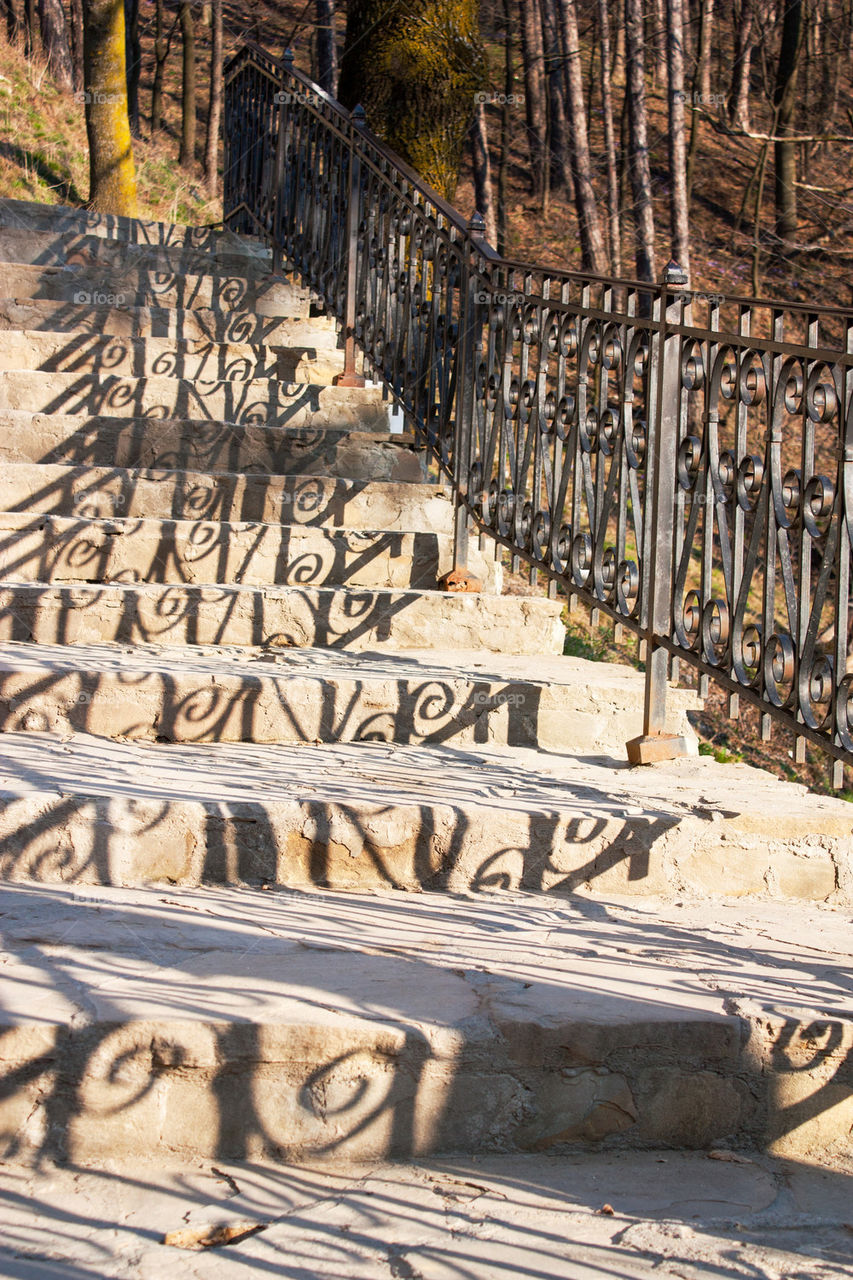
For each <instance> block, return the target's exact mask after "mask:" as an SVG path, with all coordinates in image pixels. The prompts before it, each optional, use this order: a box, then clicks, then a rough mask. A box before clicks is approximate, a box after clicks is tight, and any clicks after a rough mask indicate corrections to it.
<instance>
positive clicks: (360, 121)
mask: <svg viewBox="0 0 853 1280" xmlns="http://www.w3.org/2000/svg"><path fill="white" fill-rule="evenodd" d="M350 120H352V122H353V124H354V125H355V126H356V128H358V129H362V128H363V127H364V126H365V125H366V124H367V115H366V114H365V110H364V107H363V106H362V105H361V103H360V102H359V104H358V106H356V107H353V109H352V111H351V112H350Z"/></svg>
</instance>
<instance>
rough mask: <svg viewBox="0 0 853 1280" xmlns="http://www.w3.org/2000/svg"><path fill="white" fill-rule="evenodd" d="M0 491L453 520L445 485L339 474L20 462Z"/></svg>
mask: <svg viewBox="0 0 853 1280" xmlns="http://www.w3.org/2000/svg"><path fill="white" fill-rule="evenodd" d="M161 460H162V461H164V462H165V461H169V460H170V459H169V458H168V457H167V456H162V458H161ZM0 497H2V499H3V502H2V503H0V506H2V507H4V508H5V509H6V510H7V511H8V512H9V513H10V514H13V513H14V514H22V515H26V514H30V515H33V516H34V515H35V513H38V512H43V513H44V514H56V515H65V516H78V517H84V518H88V519H95V518H99V517H100V518H109V517H113V516H119V517H131V516H132V517H135V518H137V517H138V518H141V519H157V520H194V521H207V522H210V521H218V522H223V523H231V524H233V523H239V522H245V521H251V522H254V523H257V524H271V525H277V524H286V525H296V524H301V525H316V526H325V527H326V528H329V529H333V528H337V529H381V530H383V532H386V533H428V534H449V533H451V532H452V528H453V506H452V503H451V501H450V497H449V492H448V490H447V489H445V488H444V487H442V486H441V485H436V484H408V483H405V482H395V481H381V480H371V481H369V482H362V481H359V480H349V479H346V478H339V477H334V476H328V477H323V476H310V475H309V476H298V475H297V476H275V475H265V474H249V475H243V474H239V473H236V474H231V473H228V472H216V473H215V474H208V473H206V472H202V471H195V472H192V471H164V470H151V471H141V470H126V469H123V468H120V467H112V468H110V467H85V466H84V467H66V466H53V465H48V464H39V463H29V464H28V463H20V464H8V465H6V466H4V467H3V468H2V470H0ZM16 509H17V510H16Z"/></svg>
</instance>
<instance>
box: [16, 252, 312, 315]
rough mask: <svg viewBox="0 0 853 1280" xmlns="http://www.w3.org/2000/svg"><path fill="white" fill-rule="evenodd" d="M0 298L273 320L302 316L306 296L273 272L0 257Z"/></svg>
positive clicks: (305, 312)
mask: <svg viewBox="0 0 853 1280" xmlns="http://www.w3.org/2000/svg"><path fill="white" fill-rule="evenodd" d="M0 297H2V298H17V299H22V298H47V299H52V300H54V301H58V302H67V303H72V304H74V305H75V306H96V307H178V308H184V309H192V310H195V309H196V308H201V309H203V310H207V309H209V308H211V307H212V308H213V309H215V310H217V311H221V312H223V313H225V312H241V313H242V312H246V311H248V312H250V313H254V314H255V315H263V316H272V317H274V318H276V319H286V318H287V319H299V318H302V317H307V316H308V314H309V310H310V305H311V295H310V293H309V292H308V291H307V290H306V289H301V288H299V287H297V286H296V285H293V284H290V283H289V282H288V281H287V280H284V279H283V278H281V277H278V276H275V277H274V276H264V277H260V278H258V279H252V278H248V277H246V276H239V275H228V274H227V273H225V272H223V273H220V274H215V273H213V274H211V273H210V272H208V273H206V274H205V275H186V274H182V273H179V272H166V273H160V272H157V271H145V270H134V269H128V270H126V271H118V270H116V271H112V270H108V269H107V268H106V267H101V268H98V269H89V270H84V269H83V268H81V267H33V266H26V265H22V264H20V263H2V262H0Z"/></svg>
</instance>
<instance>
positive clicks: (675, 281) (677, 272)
mask: <svg viewBox="0 0 853 1280" xmlns="http://www.w3.org/2000/svg"><path fill="white" fill-rule="evenodd" d="M688 279H689V277H688V275H687V272H686V271H685V270H684V268H683V267H680V266H679V265H678V263H677V262H676V261H675V259H674V258H670V260H669V262H668V263H667V264H666V268H665V269H664V273H663V279H662V280H661V284H665V285H667V286H668V288H670V289H683V288H684V287H685V285H686V284H687V282H688Z"/></svg>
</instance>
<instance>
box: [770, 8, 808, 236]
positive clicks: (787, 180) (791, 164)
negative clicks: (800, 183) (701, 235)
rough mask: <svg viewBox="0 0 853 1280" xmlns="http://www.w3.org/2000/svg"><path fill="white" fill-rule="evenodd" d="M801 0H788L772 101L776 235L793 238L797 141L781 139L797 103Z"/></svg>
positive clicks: (789, 127)
mask: <svg viewBox="0 0 853 1280" xmlns="http://www.w3.org/2000/svg"><path fill="white" fill-rule="evenodd" d="M802 17H803V8H802V0H787V4H786V7H785V12H784V16H783V18H782V44H781V47H780V49H779V63H778V67H777V71H776V85H775V89H774V92H773V103H774V106H775V108H776V133H777V135H778V136H779V138H780V141H779V142H777V143H776V144H775V160H776V235H777V236H778V237H779V239H780V240H782V241H785V240H793V239H795V238H796V235H797V187H796V179H797V144H796V143H795V142H786V141H782V140H781V139H784V137H785V135H786V134H791V133H793V132H794V114H795V110H796V105H797V93H796V90H797V69H798V65H799V60H800V49H801V47H802V41H803V20H802Z"/></svg>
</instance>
